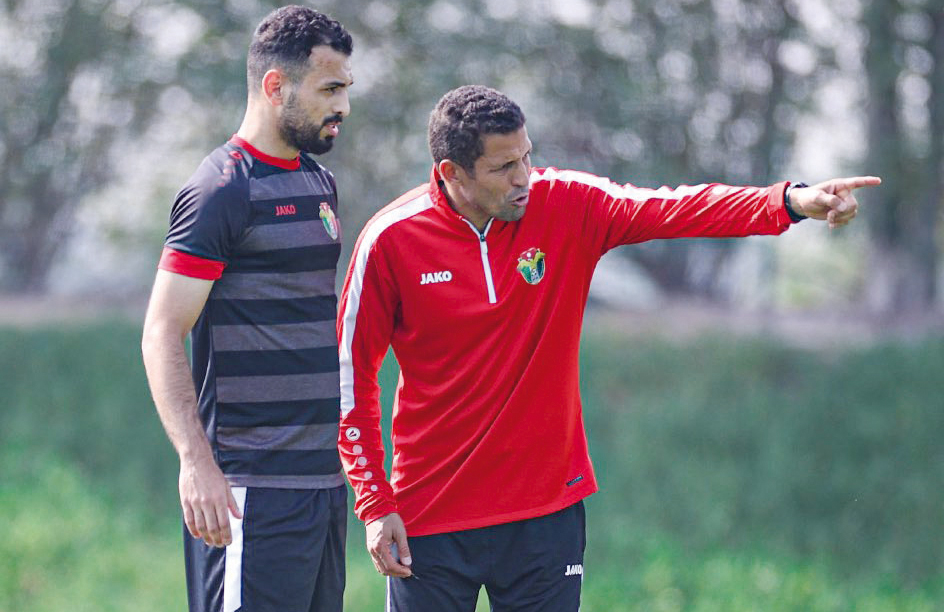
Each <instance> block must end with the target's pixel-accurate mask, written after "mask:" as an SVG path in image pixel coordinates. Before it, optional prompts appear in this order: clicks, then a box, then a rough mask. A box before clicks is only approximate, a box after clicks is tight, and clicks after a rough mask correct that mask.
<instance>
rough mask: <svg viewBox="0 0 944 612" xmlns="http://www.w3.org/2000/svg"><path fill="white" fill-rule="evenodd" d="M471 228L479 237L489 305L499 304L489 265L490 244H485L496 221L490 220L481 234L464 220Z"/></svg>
mask: <svg viewBox="0 0 944 612" xmlns="http://www.w3.org/2000/svg"><path fill="white" fill-rule="evenodd" d="M462 220H463V221H465V222H466V223H467V224H468V226H469V227H471V228H472V231H473V232H475V235H476V236H478V237H479V252H480V253H481V254H482V270H483V271H484V272H485V285H486V286H487V287H488V303H489V304H497V303H498V298H497V297H495V283H494V281H493V280H492V265H491V264H490V263H488V243H487V242H485V235H486V234H488V228H490V227H492V221H494V220H495V218H494V217H492V218H491V219H489V220H488V223H487V224H486V225H485V229H484V230H482V231H481V232H480V231H479V228H477V227H475V226H474V225H472V223H471V222H470V221H469V220H468V219H466V218H465V217H463V218H462Z"/></svg>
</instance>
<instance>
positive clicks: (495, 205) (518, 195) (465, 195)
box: [450, 126, 531, 230]
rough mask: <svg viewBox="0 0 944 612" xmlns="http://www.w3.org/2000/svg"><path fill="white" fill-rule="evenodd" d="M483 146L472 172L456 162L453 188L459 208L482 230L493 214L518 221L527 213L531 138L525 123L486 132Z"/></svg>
mask: <svg viewBox="0 0 944 612" xmlns="http://www.w3.org/2000/svg"><path fill="white" fill-rule="evenodd" d="M482 146H483V152H482V155H481V156H480V157H479V158H478V159H477V160H475V164H474V166H473V172H471V173H470V172H467V171H466V170H465V169H464V168H462V167H461V166H458V165H456V167H455V173H454V177H453V181H452V186H453V189H451V190H450V192H451V193H452V195H453V197H454V199H456V200H457V201H456V202H455V205H456V207H457V210H458V211H459V212H460V213H461V214H463V215H464V216H465V217H466V218H467V219H468V220H469V221H471V222H472V224H473V225H475V226H476V227H478V228H479V229H480V230H481V229H484V227H485V225H486V224H487V223H488V220H489V218H490V217H495V218H496V219H501V220H502V221H518V220H519V219H521V218H522V217H523V216H524V213H525V210H526V209H527V206H528V185H529V182H530V176H531V140H530V139H529V138H528V130H527V129H526V128H525V127H524V126H522V127H521V129H519V130H517V131H515V132H509V133H508V134H487V135H485V136H484V137H483V138H482ZM460 201H461V202H460Z"/></svg>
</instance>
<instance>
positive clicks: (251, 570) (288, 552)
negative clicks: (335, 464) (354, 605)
mask: <svg viewBox="0 0 944 612" xmlns="http://www.w3.org/2000/svg"><path fill="white" fill-rule="evenodd" d="M233 495H234V496H235V497H236V501H237V503H238V504H239V506H240V509H241V510H242V512H243V519H242V520H241V521H237V520H235V519H233V518H232V516H230V527H231V529H232V532H233V543H232V544H230V545H229V546H227V547H226V548H216V547H212V546H207V545H206V544H205V543H204V541H203V540H201V539H197V538H194V537H193V536H191V535H190V533H189V532H188V531H187V528H186V526H185V527H184V559H185V561H186V565H187V598H188V600H189V602H190V611H191V612H234V611H235V610H242V611H243V612H269V611H271V612H341V607H342V602H343V597H344V542H345V537H346V535H347V488H346V487H345V486H340V487H336V488H332V489H263V488H246V487H233Z"/></svg>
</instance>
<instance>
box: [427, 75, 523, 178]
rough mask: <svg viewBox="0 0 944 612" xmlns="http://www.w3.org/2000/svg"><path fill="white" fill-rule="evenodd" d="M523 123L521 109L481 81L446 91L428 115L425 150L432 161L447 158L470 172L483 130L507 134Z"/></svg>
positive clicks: (487, 132) (480, 143)
mask: <svg viewBox="0 0 944 612" xmlns="http://www.w3.org/2000/svg"><path fill="white" fill-rule="evenodd" d="M522 126H524V113H523V112H522V111H521V108H519V107H518V105H517V104H515V103H514V102H513V101H512V100H511V98H509V97H508V96H506V95H505V94H503V93H501V92H500V91H496V90H494V89H491V88H490V87H483V86H481V85H465V86H463V87H459V88H458V89H453V90H452V91H450V92H448V93H447V94H446V95H444V96H443V97H442V98H440V100H439V102H438V103H437V104H436V108H434V109H433V112H432V113H430V115H429V152H430V153H431V154H432V156H433V162H434V163H437V164H438V163H439V162H441V161H442V160H444V159H449V160H452V161H453V162H455V163H456V164H458V165H459V166H461V167H462V168H464V169H465V171H466V172H469V173H470V174H471V173H472V172H473V168H474V166H475V160H477V159H478V158H479V157H481V155H482V153H483V151H484V145H483V143H482V137H483V136H485V135H486V134H508V133H510V132H514V131H516V130H519V129H521V127H522Z"/></svg>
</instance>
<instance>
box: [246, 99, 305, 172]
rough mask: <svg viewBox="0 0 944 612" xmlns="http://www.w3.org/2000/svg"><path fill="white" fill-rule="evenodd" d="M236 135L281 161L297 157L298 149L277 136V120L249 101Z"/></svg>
mask: <svg viewBox="0 0 944 612" xmlns="http://www.w3.org/2000/svg"><path fill="white" fill-rule="evenodd" d="M236 135H237V136H239V137H240V138H242V139H243V140H245V141H246V142H248V143H249V144H251V145H252V146H254V147H255V148H257V149H259V150H260V151H262V152H263V153H265V154H266V155H271V156H272V157H279V158H282V159H295V158H296V157H298V153H299V151H298V149H296V148H294V147H292V146H291V145H289V144H288V143H286V142H285V141H284V140H282V137H281V136H280V135H279V130H278V119H277V118H276V117H274V116H272V115H270V114H263V113H262V112H261V111H260V110H258V108H257V107H256V106H255V105H254V104H253V103H252V101H251V100H250V102H249V106H248V108H247V109H246V115H245V116H244V117H243V122H242V124H240V126H239V130H238V131H237V132H236Z"/></svg>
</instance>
